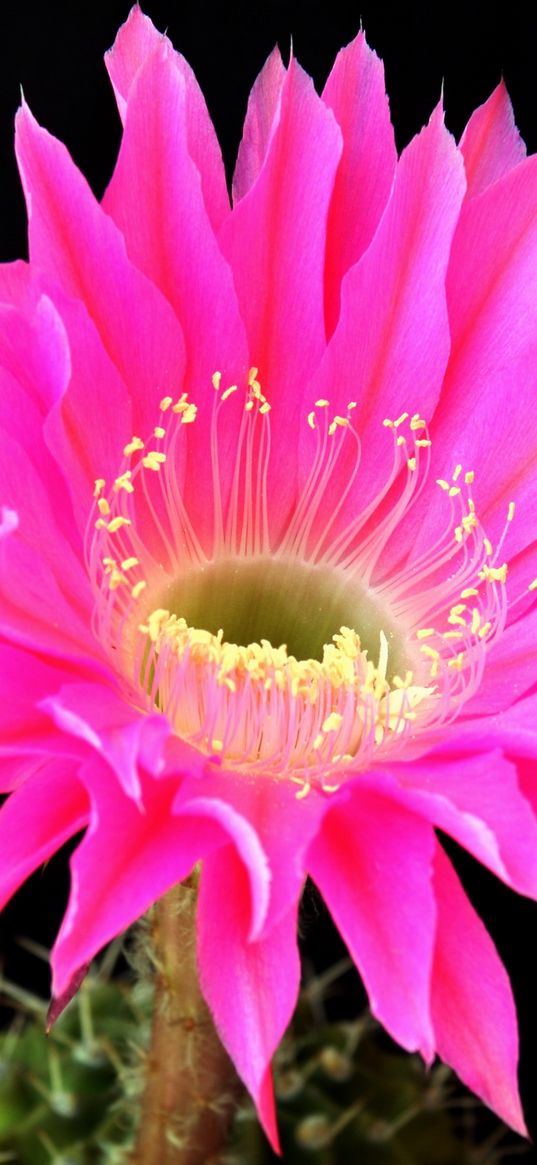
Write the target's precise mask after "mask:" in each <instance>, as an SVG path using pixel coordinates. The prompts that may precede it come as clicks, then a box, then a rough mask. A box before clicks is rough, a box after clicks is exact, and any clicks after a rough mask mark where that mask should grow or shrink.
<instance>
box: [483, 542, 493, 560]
mask: <svg viewBox="0 0 537 1165" xmlns="http://www.w3.org/2000/svg"><path fill="white" fill-rule="evenodd" d="M483 546H484V547H485V553H486V554H488V556H489V558H491V557H492V542H491V541H490V538H483Z"/></svg>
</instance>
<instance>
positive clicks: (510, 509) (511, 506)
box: [507, 502, 516, 522]
mask: <svg viewBox="0 0 537 1165" xmlns="http://www.w3.org/2000/svg"><path fill="white" fill-rule="evenodd" d="M515 509H516V507H515V503H514V502H509V507H508V510H507V521H508V522H512V521H513V518H514V516H515Z"/></svg>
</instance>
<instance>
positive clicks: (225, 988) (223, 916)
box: [198, 846, 300, 1152]
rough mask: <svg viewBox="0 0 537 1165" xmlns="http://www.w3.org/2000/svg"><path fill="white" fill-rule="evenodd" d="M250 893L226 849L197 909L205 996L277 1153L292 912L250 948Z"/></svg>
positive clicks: (295, 965) (294, 963) (293, 990)
mask: <svg viewBox="0 0 537 1165" xmlns="http://www.w3.org/2000/svg"><path fill="white" fill-rule="evenodd" d="M249 919H250V909H249V891H248V883H247V879H246V875H245V871H244V867H243V866H241V865H240V863H239V862H238V860H237V857H236V855H235V853H234V852H233V850H232V849H231V847H230V846H227V847H225V848H224V849H222V850H220V851H219V852H218V853H215V854H212V855H210V856H209V857H208V858H207V860H206V861H205V863H204V867H203V873H202V880H201V887H200V896H199V906H198V957H199V964H200V978H201V985H202V990H203V993H204V995H205V997H206V999H207V1002H208V1004H209V1007H210V1008H211V1011H212V1013H213V1016H214V1020H215V1023H216V1026H217V1029H218V1032H219V1034H220V1037H221V1039H222V1042H223V1044H224V1046H225V1047H226V1048H227V1050H228V1052H229V1054H230V1056H231V1058H232V1060H233V1062H234V1064H235V1067H236V1068H237V1071H238V1073H239V1075H240V1076H241V1078H242V1079H243V1080H244V1083H245V1084H246V1087H247V1088H248V1090H249V1092H250V1093H251V1095H252V1097H253V1099H254V1101H255V1104H256V1107H257V1110H258V1114H259V1118H260V1120H261V1123H262V1125H263V1128H264V1129H265V1132H266V1134H267V1136H268V1138H269V1140H270V1142H271V1145H272V1147H273V1148H274V1149H275V1150H276V1152H278V1151H279V1145H278V1132H277V1127H276V1117H275V1111H274V1097H273V1092H272V1082H271V1076H270V1060H271V1057H272V1055H273V1053H274V1051H275V1050H276V1048H277V1046H278V1044H279V1042H280V1040H281V1038H282V1036H283V1033H284V1031H285V1029H286V1027H287V1025H288V1023H289V1021H290V1019H291V1016H292V1013H293V1010H294V1007H295V1003H296V999H297V995H298V987H299V980H300V962H299V958H298V950H297V944H296V928H297V917H296V903H295V907H294V908H293V909H292V910H290V911H289V912H288V913H287V915H284V916H283V918H282V919H281V920H280V922H278V923H277V924H276V925H275V926H274V927H273V928H272V930H271V931H270V934H269V935H268V936H267V937H266V938H264V939H261V940H258V941H256V942H251V941H250V942H249V941H248V932H249V926H250V922H249Z"/></svg>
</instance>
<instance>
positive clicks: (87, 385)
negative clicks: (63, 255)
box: [0, 262, 132, 531]
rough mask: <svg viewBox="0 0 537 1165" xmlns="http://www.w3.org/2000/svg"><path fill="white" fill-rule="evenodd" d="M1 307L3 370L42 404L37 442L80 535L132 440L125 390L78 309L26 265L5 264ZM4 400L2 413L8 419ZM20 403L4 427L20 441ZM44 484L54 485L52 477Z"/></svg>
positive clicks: (24, 428) (0, 275)
mask: <svg viewBox="0 0 537 1165" xmlns="http://www.w3.org/2000/svg"><path fill="white" fill-rule="evenodd" d="M0 300H5V302H6V304H7V303H9V305H10V306H9V308H7V309H5V310H3V311H0V349H1V355H0V364H2V363H3V364H4V367H5V368H9V370H10V372H11V373H12V375H13V376H14V378H16V380H17V383H18V385H19V386H22V385H24V386H25V389H26V391H27V392H28V394H29V395H30V396H31V397H32V399H35V400H36V401H37V402H39V411H40V417H41V420H42V422H44V425H43V434H42V437H43V439H44V441H45V444H46V446H47V448H48V450H49V451H50V452H51V453H52V455H53V457H54V458H55V460H56V461H57V463H58V466H59V467H60V470H61V472H62V476H63V477H64V479H65V480H64V483H63V489H64V497H65V491H66V490H67V491H68V492H69V494H70V496H71V503H72V506H73V512H74V516H75V518H76V519H77V521H78V525H79V529H81V530H82V531H83V530H84V529H85V527H86V523H87V518H88V510H89V506H90V500H91V498H92V495H93V485H94V481H95V478H96V477H105V478H106V479H107V480H110V478H113V477H114V476H115V474H116V472H117V466H118V463H119V460H120V457H121V450H122V449H123V446H124V445H125V444H126V442H127V441H128V440H129V439H130V437H131V436H132V419H131V406H130V399H129V395H128V392H127V389H126V386H125V384H124V382H123V381H122V380H121V377H120V376H119V374H118V372H117V369H116V368H115V366H114V365H113V363H112V361H111V360H110V357H109V356H108V355H107V353H106V352H105V350H104V348H103V346H102V344H101V342H100V340H99V337H98V333H97V331H96V328H95V325H94V324H93V322H92V320H91V319H90V318H89V316H88V314H87V312H86V311H85V309H84V307H83V305H82V304H81V303H80V302H78V301H76V300H74V299H72V298H70V297H69V296H66V295H65V294H62V292H61V291H60V289H59V288H58V286H57V285H55V284H54V282H53V280H51V279H50V278H46V277H45V276H43V275H42V274H40V273H39V272H36V271H35V269H34V268H32V267H30V266H29V265H28V264H26V263H22V262H21V263H13V264H4V266H3V267H2V266H0ZM15 309H16V310H15ZM44 388H45V390H46V391H45V392H43V389H44ZM17 391H18V392H19V394H20V387H19V388H18V390H17ZM5 396H6V394H5V392H4V393H3V394H2V403H3V410H2V411H3V412H4V413H7V408H8V404H7V402H6V399H5ZM17 404H18V407H12V408H11V410H10V417H9V419H10V424H9V425H7V416H6V427H8V428H9V429H10V431H11V432H12V433H13V434H14V435H15V436H17V439H18V440H20V436H19V431H20V433H22V434H23V435H27V434H28V423H27V409H26V408H25V410H24V412H25V415H24V421H23V420H22V416H21V414H22V410H21V408H20V402H17ZM104 414H106V425H103V424H102V417H103V415H104ZM13 422H16V424H17V428H14V427H13ZM44 457H45V458H46V450H43V454H40V456H39V458H37V461H38V462H39V466H41V463H42V462H43V458H44ZM45 463H46V462H45ZM47 480H48V482H49V484H50V485H52V484H53V479H52V473H51V471H50V470H47ZM58 510H59V512H60V513H61V515H62V517H63V516H64V515H65V514H66V513H67V512H69V507H68V506H67V505H66V504H65V501H64V500H63V501H62V504H61V506H58Z"/></svg>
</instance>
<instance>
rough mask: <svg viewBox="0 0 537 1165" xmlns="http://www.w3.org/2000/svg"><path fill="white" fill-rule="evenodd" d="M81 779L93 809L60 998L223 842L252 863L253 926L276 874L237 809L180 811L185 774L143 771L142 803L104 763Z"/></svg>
mask: <svg viewBox="0 0 537 1165" xmlns="http://www.w3.org/2000/svg"><path fill="white" fill-rule="evenodd" d="M187 763H188V762H187ZM81 777H82V779H83V780H84V781H85V782H86V783H87V787H88V792H89V795H90V798H91V801H92V814H91V822H90V826H89V829H88V831H87V833H86V835H85V837H84V839H83V841H82V842H81V844H80V846H79V847H78V849H77V850H76V852H75V854H74V855H73V858H72V862H71V871H72V889H71V897H70V900H69V906H68V909H67V913H66V915H65V918H64V921H63V924H62V928H61V931H60V934H59V936H58V939H57V942H56V945H55V947H54V951H53V956H52V966H53V983H54V995H55V996H59V995H61V994H62V993H63V992H64V991H65V990H67V989H68V986H69V983H70V981H71V979H72V977H73V975H74V974H75V973H76V971H77V970H78V969H79V968H80V967H81V966H82V965H83V964H85V963H88V962H89V961H90V959H92V958H93V956H94V955H95V954H96V953H97V951H98V950H100V948H101V947H102V946H104V944H105V943H107V942H108V941H109V940H110V939H111V938H113V937H114V936H115V935H117V934H119V933H121V932H122V931H123V930H125V929H126V927H128V926H130V924H131V923H132V922H134V920H135V919H136V918H138V917H139V916H140V915H141V914H143V913H144V911H146V910H147V909H148V908H149V906H151V905H152V903H153V902H155V901H156V899H157V898H159V897H160V896H161V895H162V894H164V893H166V891H167V890H169V889H170V887H171V886H173V885H175V884H176V883H177V882H180V881H181V880H182V879H183V878H185V877H186V876H187V875H188V874H189V873H190V872H191V870H192V868H193V867H194V865H195V864H196V863H197V862H198V861H200V860H201V859H202V858H206V856H207V854H209V853H211V852H212V851H213V850H214V849H215V848H217V847H219V846H222V845H225V846H228V845H233V844H237V849H238V853H239V854H240V857H239V858H238V859H237V860H238V861H241V862H244V863H245V864H246V865H247V870H248V877H247V883H248V885H249V891H248V901H249V903H250V915H249V918H250V922H249V925H250V926H251V924H252V916H251V905H252V904H255V903H257V904H262V902H263V901H265V902H266V898H267V889H268V887H267V880H268V872H267V866H266V860H265V857H264V855H263V852H262V850H261V847H260V845H259V842H258V840H257V837H256V835H255V833H254V831H253V830H252V829H251V827H249V826H248V824H247V822H245V821H243V819H242V818H240V817H239V815H238V814H236V813H235V812H234V810H233V809H230V808H229V806H227V805H226V804H225V803H224V802H222V801H217V800H216V799H215V800H204V801H202V800H200V801H199V803H198V804H197V805H195V806H194V807H192V808H190V807H188V806H187V807H185V810H184V811H182V812H181V813H179V814H178V813H175V812H174V811H173V801H174V798H175V796H176V792H177V780H176V779H173V780H166V779H160V780H154V779H153V778H150V777H146V776H145V775H143V774H142V773H141V774H140V780H141V783H142V804H141V805H140V806H137V805H136V804H135V802H134V801H133V800H132V799H131V798H129V797H126V796H125V794H124V792H123V791H122V789H121V787H120V785H119V783H118V782H117V781H115V780H113V779H111V776H110V770H109V768H108V765H106V764H103V763H102V762H101V761H95V762H91V763H89V764H88V765H86V766H85V767H84V768H83V769H82V770H81ZM246 835H247V837H246ZM236 839H238V840H237V841H236ZM261 917H262V915H260V917H259V918H258V919H257V924H258V925H259V924H260V921H261Z"/></svg>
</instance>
